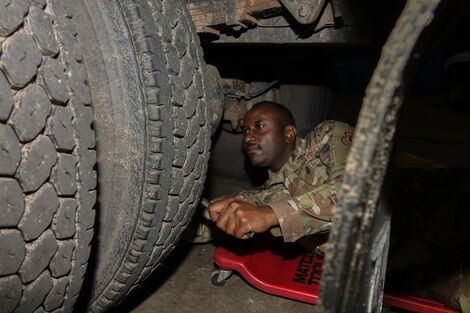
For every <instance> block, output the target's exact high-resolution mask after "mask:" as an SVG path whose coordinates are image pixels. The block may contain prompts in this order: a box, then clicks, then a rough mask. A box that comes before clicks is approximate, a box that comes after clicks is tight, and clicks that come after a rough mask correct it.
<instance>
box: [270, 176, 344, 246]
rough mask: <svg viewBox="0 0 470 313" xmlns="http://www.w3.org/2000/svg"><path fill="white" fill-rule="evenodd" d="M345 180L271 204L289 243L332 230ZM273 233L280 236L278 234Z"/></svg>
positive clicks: (323, 185)
mask: <svg viewBox="0 0 470 313" xmlns="http://www.w3.org/2000/svg"><path fill="white" fill-rule="evenodd" d="M342 181H343V179H342V177H337V178H335V179H333V180H329V181H327V182H325V183H324V184H322V185H320V186H318V187H316V188H313V189H311V190H310V191H308V192H305V193H303V194H301V195H297V196H294V197H289V198H286V199H284V200H282V201H278V202H274V203H268V204H267V205H268V206H270V207H271V208H272V209H273V210H274V212H275V213H276V215H277V217H278V220H279V226H280V230H281V232H282V236H283V237H284V241H285V242H293V241H296V240H298V239H299V238H301V237H303V236H306V235H313V234H317V233H323V232H327V231H329V230H330V228H331V219H332V216H333V212H332V210H333V206H334V205H335V204H336V198H337V193H338V190H339V189H340V187H341V183H342ZM273 234H274V235H276V231H274V232H273Z"/></svg>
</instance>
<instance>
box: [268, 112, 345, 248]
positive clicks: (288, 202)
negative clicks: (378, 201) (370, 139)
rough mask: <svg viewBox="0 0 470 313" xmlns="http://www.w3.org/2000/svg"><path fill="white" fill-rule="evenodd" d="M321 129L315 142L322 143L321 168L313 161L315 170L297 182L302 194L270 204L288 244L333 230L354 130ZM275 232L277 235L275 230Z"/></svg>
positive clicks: (339, 125) (333, 125) (327, 125)
mask: <svg viewBox="0 0 470 313" xmlns="http://www.w3.org/2000/svg"><path fill="white" fill-rule="evenodd" d="M318 129H319V131H317V132H316V134H315V136H317V138H316V139H315V140H316V142H320V143H321V144H320V147H318V150H317V151H318V159H319V160H320V162H321V164H322V165H321V167H315V165H316V164H314V162H315V159H316V158H312V159H311V164H310V167H311V168H314V170H313V171H311V173H310V174H305V176H304V177H302V179H301V180H303V181H301V182H298V183H296V185H297V188H300V186H302V189H303V190H302V192H299V193H298V194H297V195H295V196H293V197H289V198H286V199H283V200H282V201H273V202H272V203H268V205H269V206H270V207H271V208H273V210H274V211H275V213H276V215H277V217H278V220H279V225H280V232H282V236H283V237H284V241H286V242H290V241H296V240H298V239H299V238H301V237H303V236H305V235H312V234H316V233H322V232H326V231H329V229H330V228H331V219H332V216H333V206H334V205H335V204H336V199H337V194H338V191H339V190H340V188H341V184H342V182H343V176H344V170H345V166H346V159H347V155H348V153H349V148H350V144H351V140H352V134H353V133H352V131H353V129H352V128H351V127H350V126H348V125H347V124H344V123H339V122H334V121H332V122H325V123H324V124H323V125H321V127H319V128H318ZM318 159H317V160H318ZM317 166H318V165H317ZM315 168H316V170H315ZM322 168H323V170H322ZM325 170H326V173H325ZM315 181H316V183H313V182H315ZM293 183H294V182H293ZM272 233H273V234H274V235H276V230H275V231H274V232H272Z"/></svg>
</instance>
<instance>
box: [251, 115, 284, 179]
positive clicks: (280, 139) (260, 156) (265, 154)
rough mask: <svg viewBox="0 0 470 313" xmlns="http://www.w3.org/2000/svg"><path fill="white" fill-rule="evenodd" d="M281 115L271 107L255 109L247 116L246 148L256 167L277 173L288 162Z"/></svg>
mask: <svg viewBox="0 0 470 313" xmlns="http://www.w3.org/2000/svg"><path fill="white" fill-rule="evenodd" d="M281 120H282V119H281V117H280V116H279V113H278V112H277V111H276V110H274V109H272V108H270V107H269V106H260V107H255V108H254V109H251V110H250V111H248V112H247V113H246V115H245V119H244V125H245V131H244V134H245V136H244V147H245V152H246V153H247V154H248V157H249V158H250V160H251V163H253V165H255V166H261V167H268V168H270V169H271V170H274V171H277V170H279V169H280V168H281V167H282V165H284V163H285V162H286V161H287V159H288V157H289V156H287V159H286V152H287V151H288V150H289V149H287V146H288V144H287V141H286V138H285V133H284V129H285V127H283V125H282V123H281Z"/></svg>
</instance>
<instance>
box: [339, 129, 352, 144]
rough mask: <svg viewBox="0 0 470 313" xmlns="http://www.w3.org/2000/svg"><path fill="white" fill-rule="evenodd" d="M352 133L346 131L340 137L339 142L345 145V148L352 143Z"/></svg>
mask: <svg viewBox="0 0 470 313" xmlns="http://www.w3.org/2000/svg"><path fill="white" fill-rule="evenodd" d="M353 134H354V133H353V132H351V131H348V132H344V135H343V136H342V137H341V141H342V142H343V143H344V144H345V145H347V146H350V145H351V143H352V139H353Z"/></svg>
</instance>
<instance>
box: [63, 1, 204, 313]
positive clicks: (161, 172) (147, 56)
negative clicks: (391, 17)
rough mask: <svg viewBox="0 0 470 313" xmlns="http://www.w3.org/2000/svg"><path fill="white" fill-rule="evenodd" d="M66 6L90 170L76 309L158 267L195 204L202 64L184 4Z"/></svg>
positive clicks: (107, 297)
mask: <svg viewBox="0 0 470 313" xmlns="http://www.w3.org/2000/svg"><path fill="white" fill-rule="evenodd" d="M66 2H67V3H68V5H69V6H70V8H71V9H72V11H73V13H74V16H75V17H76V19H75V23H76V28H77V30H78V36H79V43H80V45H81V46H82V49H83V50H84V51H85V58H84V63H85V64H86V67H87V68H88V73H89V76H90V86H91V91H92V95H93V99H94V108H95V129H96V136H97V152H98V159H97V162H98V173H99V176H98V186H99V195H98V206H97V221H96V236H95V240H94V242H93V250H92V257H91V260H90V264H91V265H92V266H91V268H90V273H89V276H87V278H88V280H87V281H86V286H87V288H84V289H85V290H84V294H83V300H82V299H81V300H80V308H82V307H87V310H88V311H90V312H103V311H105V310H107V309H109V308H111V307H112V306H114V305H116V304H117V303H119V302H120V301H121V300H122V299H123V298H124V297H126V295H128V294H129V293H130V292H131V291H132V290H134V289H135V288H137V287H138V286H139V285H140V284H141V283H142V282H143V281H144V280H145V278H146V277H148V276H149V275H150V274H151V273H152V272H153V271H154V270H155V269H156V268H157V267H159V266H160V265H161V264H162V262H163V260H164V259H165V258H166V256H167V255H168V253H169V252H170V251H171V250H172V249H173V248H174V247H175V245H176V243H177V242H178V240H179V238H180V236H181V233H182V232H183V231H184V229H185V228H186V227H187V224H188V223H189V220H190V218H191V217H192V214H193V212H194V209H195V207H196V205H197V203H198V202H199V198H200V195H201V192H202V187H203V184H204V180H205V173H206V170H207V161H208V158H209V148H210V135H211V126H210V124H211V123H210V120H211V119H210V111H209V110H210V108H209V106H208V105H206V88H205V84H206V81H205V80H206V76H205V75H206V66H205V63H204V61H203V57H202V50H201V49H200V44H199V39H198V37H197V35H196V32H195V29H194V26H193V24H192V21H191V19H190V16H189V13H188V12H187V9H186V7H185V6H184V4H183V1H174V0H145V1H144V0H142V1H138V0H137V1H131V0H114V1H94V0H83V1H78V2H77V1H76V0H67V1H66ZM85 302H86V303H88V304H86V305H85V304H84V303H85Z"/></svg>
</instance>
